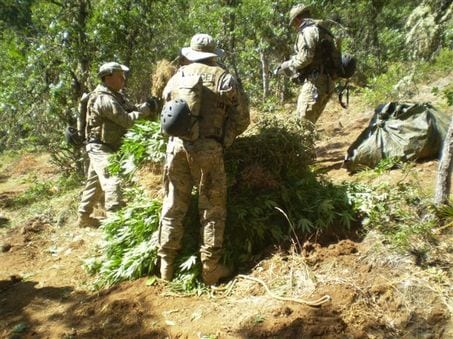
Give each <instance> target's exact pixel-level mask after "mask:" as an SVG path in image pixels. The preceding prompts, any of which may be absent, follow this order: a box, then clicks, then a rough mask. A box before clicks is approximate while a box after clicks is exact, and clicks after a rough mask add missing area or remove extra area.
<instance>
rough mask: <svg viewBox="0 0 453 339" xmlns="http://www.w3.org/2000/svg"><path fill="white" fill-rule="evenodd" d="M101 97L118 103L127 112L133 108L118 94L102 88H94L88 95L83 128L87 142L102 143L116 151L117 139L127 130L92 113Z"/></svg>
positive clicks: (118, 141)
mask: <svg viewBox="0 0 453 339" xmlns="http://www.w3.org/2000/svg"><path fill="white" fill-rule="evenodd" d="M101 95H107V96H109V97H111V98H112V99H113V100H115V101H117V102H119V104H120V105H121V106H122V107H123V108H124V109H125V110H126V111H127V112H132V111H133V110H134V108H135V107H134V106H133V105H132V104H130V103H129V102H128V101H127V100H126V99H125V97H124V96H122V95H121V94H120V93H118V94H115V93H113V92H110V91H109V90H108V89H107V88H105V90H103V89H102V88H101V89H99V88H96V89H95V90H94V91H93V92H92V93H91V94H90V98H89V99H88V104H87V115H86V119H87V121H86V127H85V135H86V139H87V142H88V143H90V142H97V143H103V144H107V145H109V146H111V147H112V148H113V149H116V148H118V146H119V143H120V140H119V139H121V137H122V136H123V135H124V134H125V133H126V131H127V130H126V129H125V128H124V127H122V126H119V125H117V124H115V123H114V122H113V121H110V120H108V119H105V118H104V117H102V116H101V115H100V114H99V113H97V112H95V111H94V109H93V107H94V103H95V102H96V100H97V99H98V98H99V96H101Z"/></svg>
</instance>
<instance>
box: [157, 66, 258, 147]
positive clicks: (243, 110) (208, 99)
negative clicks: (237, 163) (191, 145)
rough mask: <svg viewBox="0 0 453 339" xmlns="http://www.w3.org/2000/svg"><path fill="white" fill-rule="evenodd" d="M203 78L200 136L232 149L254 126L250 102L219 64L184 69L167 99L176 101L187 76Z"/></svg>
mask: <svg viewBox="0 0 453 339" xmlns="http://www.w3.org/2000/svg"><path fill="white" fill-rule="evenodd" d="M195 74H197V75H200V76H201V78H202V80H203V92H202V95H201V106H200V113H199V116H200V119H199V122H198V123H199V136H200V138H213V139H216V140H219V141H220V142H222V144H223V145H224V146H225V147H228V146H230V145H231V144H232V143H233V141H234V139H235V137H236V136H238V135H239V134H241V133H242V132H244V131H245V129H246V128H247V126H248V125H249V123H250V113H249V107H248V100H247V97H246V95H245V93H244V91H243V90H241V88H240V87H239V85H238V83H237V81H236V79H235V78H234V77H233V76H232V75H231V74H230V73H228V71H226V70H225V69H224V68H222V67H220V66H219V65H217V64H212V65H211V64H205V63H197V62H194V63H191V64H189V65H186V66H182V67H181V68H180V69H179V70H178V72H177V73H176V74H175V75H174V76H173V77H172V78H171V79H170V80H169V82H168V84H167V86H166V87H165V89H164V92H163V97H164V100H167V101H168V100H172V99H176V98H175V97H173V93H175V92H177V90H176V89H177V88H178V79H180V78H181V77H182V76H184V75H195Z"/></svg>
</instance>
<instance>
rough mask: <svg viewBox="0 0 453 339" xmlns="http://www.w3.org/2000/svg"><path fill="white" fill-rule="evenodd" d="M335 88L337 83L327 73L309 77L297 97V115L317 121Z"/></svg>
mask: <svg viewBox="0 0 453 339" xmlns="http://www.w3.org/2000/svg"><path fill="white" fill-rule="evenodd" d="M334 90H335V83H334V81H333V80H332V79H331V78H330V76H328V75H326V74H319V75H312V76H309V77H307V78H306V79H305V81H304V83H303V84H302V88H301V89H300V93H299V97H298V98H297V116H298V117H299V118H303V119H307V120H309V121H311V122H312V123H316V121H317V120H318V119H319V116H320V115H321V113H322V112H323V111H324V108H325V107H326V105H327V102H328V101H329V99H330V96H331V95H332V93H333V92H334Z"/></svg>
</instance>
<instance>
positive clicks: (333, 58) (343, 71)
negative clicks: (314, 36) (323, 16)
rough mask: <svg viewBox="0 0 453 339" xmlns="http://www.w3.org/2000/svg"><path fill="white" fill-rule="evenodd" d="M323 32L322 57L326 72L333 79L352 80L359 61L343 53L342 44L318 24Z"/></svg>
mask: <svg viewBox="0 0 453 339" xmlns="http://www.w3.org/2000/svg"><path fill="white" fill-rule="evenodd" d="M316 27H318V29H319V30H320V31H321V47H320V50H321V55H322V59H323V64H324V67H325V68H326V71H327V72H328V73H329V74H330V75H331V76H332V78H334V79H337V78H342V79H349V78H351V77H352V76H353V75H354V73H355V70H356V65H357V60H356V58H355V57H354V56H352V55H350V54H342V53H341V44H340V42H339V41H338V40H336V39H335V37H334V36H333V34H332V33H331V32H330V31H329V30H328V29H327V28H325V27H323V26H322V25H319V24H316Z"/></svg>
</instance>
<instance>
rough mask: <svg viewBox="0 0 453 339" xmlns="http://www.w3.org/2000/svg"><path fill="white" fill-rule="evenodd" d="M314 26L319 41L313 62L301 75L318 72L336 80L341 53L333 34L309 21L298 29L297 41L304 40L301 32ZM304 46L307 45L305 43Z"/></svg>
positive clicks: (297, 51) (296, 48)
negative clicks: (317, 32)
mask: <svg viewBox="0 0 453 339" xmlns="http://www.w3.org/2000/svg"><path fill="white" fill-rule="evenodd" d="M311 26H316V28H317V29H318V31H319V41H318V44H317V45H316V49H315V54H314V56H313V61H312V62H311V63H310V65H308V66H307V67H305V68H304V69H303V70H302V73H309V72H312V71H318V72H321V73H327V74H329V75H330V76H331V77H333V78H336V77H337V73H338V72H341V67H342V66H341V52H340V50H339V48H338V46H337V43H336V41H335V37H334V36H333V34H332V33H331V32H330V31H329V30H328V29H327V28H325V27H323V26H322V25H320V24H318V23H316V22H314V21H309V22H307V23H305V24H303V25H302V26H301V27H300V34H299V36H298V39H305V37H304V34H303V30H304V29H305V28H307V27H311ZM305 44H307V43H306V42H305ZM294 49H295V51H296V53H299V50H298V40H297V41H296V45H295V47H294Z"/></svg>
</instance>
